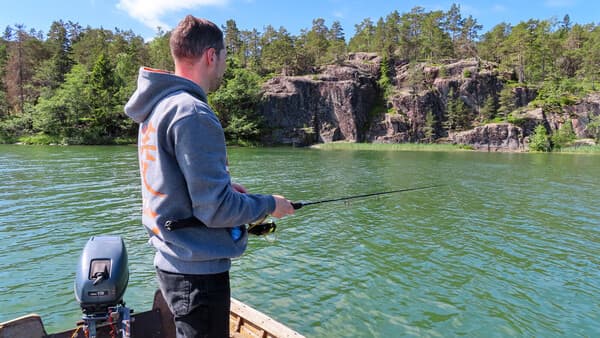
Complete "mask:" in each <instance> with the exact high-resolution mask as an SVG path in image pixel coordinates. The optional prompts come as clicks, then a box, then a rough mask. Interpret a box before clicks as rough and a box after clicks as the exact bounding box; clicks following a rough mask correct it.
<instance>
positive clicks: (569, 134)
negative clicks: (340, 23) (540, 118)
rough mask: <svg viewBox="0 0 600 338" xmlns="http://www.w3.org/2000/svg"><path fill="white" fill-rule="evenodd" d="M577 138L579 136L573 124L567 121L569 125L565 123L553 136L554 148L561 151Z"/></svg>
mask: <svg viewBox="0 0 600 338" xmlns="http://www.w3.org/2000/svg"><path fill="white" fill-rule="evenodd" d="M576 138H577V136H576V135H575V131H574V130H573V124H572V123H571V121H567V123H565V124H564V125H563V126H562V127H561V128H560V129H559V130H557V131H556V132H555V133H554V134H552V137H551V140H552V148H554V149H561V148H563V147H565V146H567V145H568V144H569V143H570V142H571V141H573V140H575V139H576Z"/></svg>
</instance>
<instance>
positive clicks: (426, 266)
mask: <svg viewBox="0 0 600 338" xmlns="http://www.w3.org/2000/svg"><path fill="white" fill-rule="evenodd" d="M229 162H230V165H231V173H232V176H233V178H234V180H236V181H237V182H239V183H242V184H244V185H245V186H246V187H247V188H248V189H249V190H250V191H251V192H262V193H281V194H283V195H285V196H286V197H288V198H289V199H291V200H294V201H315V200H320V199H328V198H337V197H343V196H348V195H354V194H364V193H370V192H377V191H385V190H391V189H402V188H411V187H418V186H426V185H431V184H445V186H443V187H438V188H434V189H427V190H421V191H413V192H407V193H399V194H392V195H386V196H381V197H378V198H374V197H373V198H365V199H358V200H353V201H352V202H351V203H343V202H334V203H327V204H319V205H312V206H306V207H305V208H303V209H300V210H298V211H297V212H296V214H295V215H294V216H291V217H287V218H284V219H281V220H278V221H277V225H278V228H277V238H276V239H275V240H274V241H267V240H265V239H263V238H257V237H253V238H251V240H250V243H249V247H248V250H247V252H246V254H245V255H244V256H243V257H242V258H240V259H238V260H235V261H234V264H233V267H232V271H231V276H232V293H233V296H234V297H236V298H238V299H239V300H241V301H243V302H246V303H247V304H249V305H251V306H253V307H255V308H256V309H258V310H260V311H262V312H265V313H267V314H269V315H271V316H272V317H274V318H276V319H277V320H279V321H281V322H283V323H285V324H286V325H288V326H290V327H292V328H293V329H295V330H297V331H299V332H301V333H303V334H305V335H306V336H308V337H397V336H425V337H435V336H465V335H466V336H480V337H506V336H527V337H530V336H538V337H549V336H569V337H574V336H580V337H592V336H596V337H597V336H600V256H599V253H600V202H599V201H600V156H597V155H596V156H594V155H592V156H590V155H565V154H503V153H501V154H495V153H475V152H453V153H444V152H387V151H370V152H369V151H320V150H311V149H290V148H266V149H245V148H244V149H241V148H233V149H230V150H229ZM0 182H2V183H0V188H1V189H0V242H1V243H2V249H1V250H0V322H1V321H5V320H9V319H12V318H15V317H17V316H21V315H24V314H28V313H33V312H35V313H38V314H40V315H41V316H42V318H43V319H44V323H45V325H46V330H47V331H48V332H56V331H58V330H64V329H67V328H70V327H74V326H75V322H76V321H77V320H78V319H79V318H80V316H81V310H80V309H79V305H78V304H77V302H76V300H75V298H74V293H73V281H74V279H75V269H76V266H77V262H78V260H79V255H80V253H81V250H82V249H83V247H84V245H85V243H86V242H87V240H88V239H89V238H90V237H91V236H93V235H104V234H113V235H114V234H118V235H121V236H122V237H123V239H124V240H125V244H126V247H127V250H128V254H129V269H130V274H131V275H130V282H129V287H128V289H127V292H126V294H125V301H126V302H127V305H128V306H129V307H131V308H133V309H135V310H136V311H137V312H140V311H145V310H148V309H149V308H150V307H151V304H152V296H153V293H154V291H155V289H156V287H157V284H156V281H155V277H154V270H153V267H152V257H153V250H152V248H151V247H149V246H148V245H147V244H146V240H147V236H146V233H145V231H144V230H143V228H142V226H141V225H140V223H139V220H140V210H141V199H140V187H139V185H140V182H139V174H138V165H137V154H136V148H135V147H133V146H125V147H33V146H31V147H30V146H0Z"/></svg>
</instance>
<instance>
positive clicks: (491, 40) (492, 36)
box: [477, 22, 511, 64]
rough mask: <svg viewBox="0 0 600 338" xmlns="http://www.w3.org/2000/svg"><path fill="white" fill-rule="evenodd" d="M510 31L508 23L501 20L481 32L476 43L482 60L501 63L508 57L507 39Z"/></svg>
mask: <svg viewBox="0 0 600 338" xmlns="http://www.w3.org/2000/svg"><path fill="white" fill-rule="evenodd" d="M510 32H511V27H510V25H509V24H507V23H504V22H503V23H500V24H498V25H496V26H494V27H493V28H492V30H491V31H489V32H486V33H485V34H483V35H482V37H481V40H480V41H479V44H478V45H477V50H478V54H479V56H480V57H481V58H482V59H484V60H489V61H493V62H496V63H498V64H503V62H505V60H507V59H508V51H507V39H508V36H509V35H510Z"/></svg>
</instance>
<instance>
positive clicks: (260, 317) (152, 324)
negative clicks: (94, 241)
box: [0, 290, 304, 338]
mask: <svg viewBox="0 0 600 338" xmlns="http://www.w3.org/2000/svg"><path fill="white" fill-rule="evenodd" d="M131 318H132V321H131V337H133V338H175V324H174V321H173V316H172V314H171V311H169V308H168V306H167V303H166V302H165V301H164V299H163V297H162V293H161V292H160V290H156V292H155V293H154V302H153V304H152V309H151V310H148V311H144V312H140V313H134V314H132V315H131ZM229 329H230V336H231V337H232V338H280V337H281V338H302V337H304V336H303V335H301V334H300V333H298V332H296V331H294V330H292V329H291V328H289V327H287V326H285V325H284V324H282V323H280V322H278V321H277V320H275V319H273V318H271V317H269V316H268V315H266V314H264V313H262V312H260V311H258V310H256V309H254V308H252V307H250V306H248V305H246V304H244V303H243V302H241V301H239V300H237V299H235V298H231V309H230V312H229ZM111 331H113V332H112V333H111ZM96 333H97V336H96V337H97V338H104V337H119V336H118V335H115V334H114V327H111V325H110V324H108V323H106V324H102V325H99V326H98V327H97V332H96ZM83 337H86V336H85V333H84V329H83V322H81V323H78V324H77V327H75V328H72V329H69V330H66V331H62V332H57V333H50V334H48V333H47V332H46V329H45V328H44V323H43V322H42V318H41V317H40V316H39V315H37V314H29V315H26V316H23V317H19V318H16V319H13V320H10V321H7V322H4V323H0V338H83Z"/></svg>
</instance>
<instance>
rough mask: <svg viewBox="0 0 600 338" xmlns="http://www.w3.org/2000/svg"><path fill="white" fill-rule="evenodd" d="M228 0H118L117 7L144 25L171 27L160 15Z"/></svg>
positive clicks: (224, 2) (218, 3)
mask: <svg viewBox="0 0 600 338" xmlns="http://www.w3.org/2000/svg"><path fill="white" fill-rule="evenodd" d="M227 2H228V0H119V3H118V4H117V8H118V9H120V10H122V11H124V12H126V13H127V14H129V16H131V17H132V18H134V19H136V20H138V21H140V22H142V23H143V24H144V25H146V26H148V27H150V28H152V29H156V27H161V28H162V29H163V30H169V29H171V28H170V27H169V25H168V24H166V23H164V22H163V21H162V20H161V17H163V16H164V15H166V14H168V13H169V12H176V11H179V10H182V9H192V8H196V7H201V6H218V5H226V4H227Z"/></svg>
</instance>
